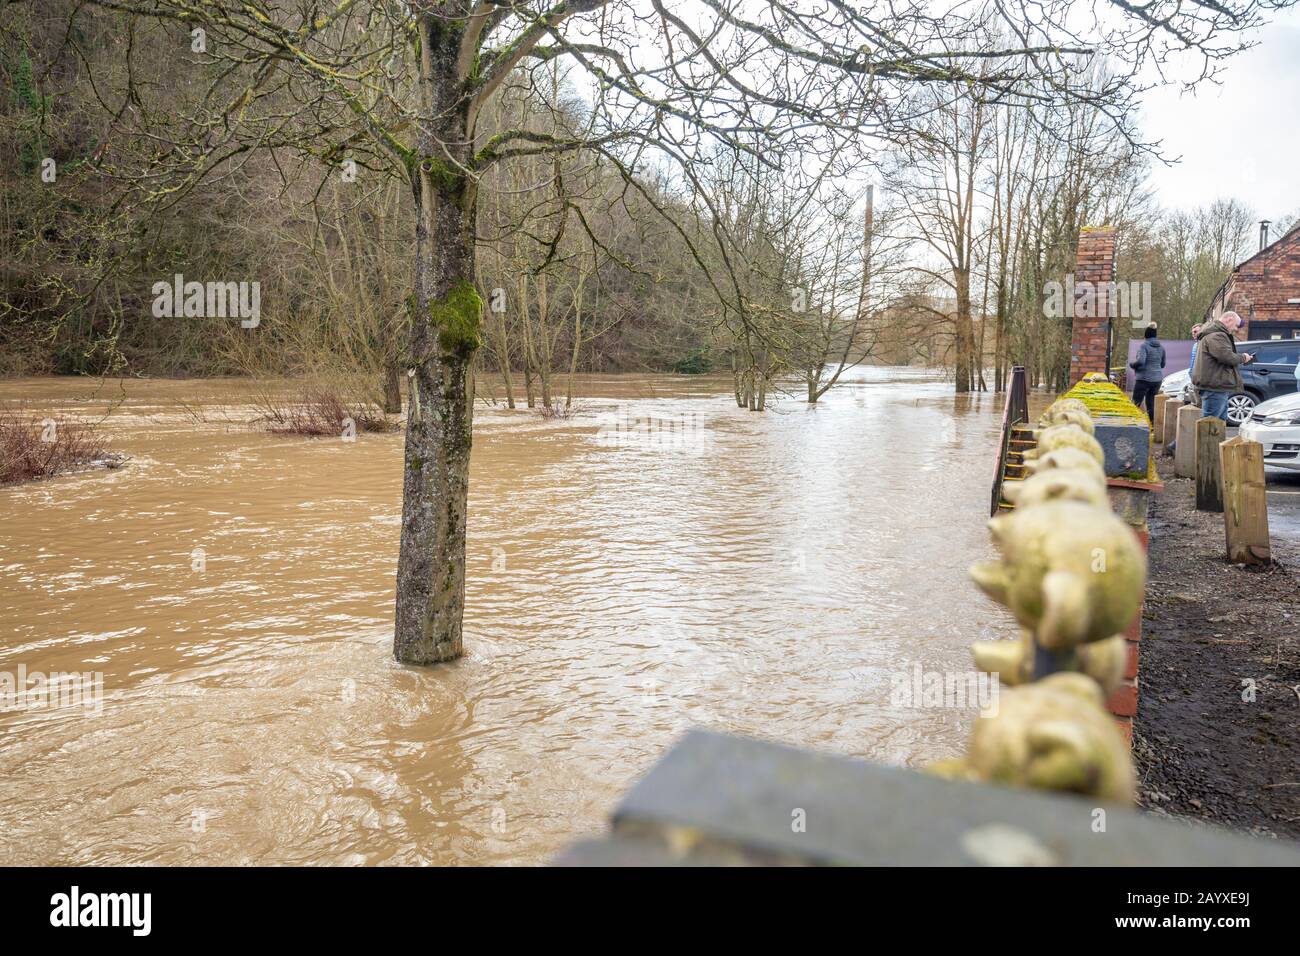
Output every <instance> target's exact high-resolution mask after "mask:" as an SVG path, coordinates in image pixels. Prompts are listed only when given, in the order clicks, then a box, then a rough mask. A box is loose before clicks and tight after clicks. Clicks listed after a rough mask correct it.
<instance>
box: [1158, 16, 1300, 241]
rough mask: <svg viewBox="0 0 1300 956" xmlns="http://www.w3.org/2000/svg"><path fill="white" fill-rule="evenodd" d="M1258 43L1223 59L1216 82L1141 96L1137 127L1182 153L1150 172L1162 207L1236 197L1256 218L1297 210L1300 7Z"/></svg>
mask: <svg viewBox="0 0 1300 956" xmlns="http://www.w3.org/2000/svg"><path fill="white" fill-rule="evenodd" d="M1258 41H1259V45H1258V46H1256V47H1255V48H1254V49H1253V50H1248V51H1246V52H1245V53H1241V54H1238V55H1237V56H1236V57H1234V58H1233V59H1231V60H1229V61H1228V66H1227V67H1226V69H1225V70H1224V74H1223V77H1222V79H1223V83H1222V85H1221V86H1217V87H1216V86H1213V85H1208V84H1207V85H1205V86H1204V87H1203V88H1202V89H1200V90H1199V91H1197V92H1196V93H1195V94H1194V95H1193V94H1186V95H1182V96H1180V95H1179V94H1178V92H1177V91H1176V90H1163V89H1162V90H1157V91H1153V92H1152V93H1149V94H1148V95H1147V100H1146V110H1145V114H1144V121H1143V126H1142V129H1143V132H1144V133H1145V134H1146V137H1147V138H1148V139H1153V140H1163V141H1164V152H1165V153H1166V154H1167V155H1170V156H1181V157H1182V161H1181V162H1180V163H1178V164H1177V165H1175V166H1172V167H1166V166H1162V165H1160V164H1155V165H1154V166H1153V168H1152V170H1151V173H1152V175H1151V181H1152V184H1153V185H1154V187H1155V190H1156V196H1157V198H1158V199H1159V201H1160V203H1161V205H1163V206H1166V207H1168V208H1183V209H1190V208H1194V207H1196V206H1200V205H1203V204H1205V203H1207V202H1210V201H1212V200H1213V199H1215V198H1217V197H1220V196H1223V197H1228V196H1235V197H1237V198H1239V199H1241V200H1243V201H1244V202H1246V203H1247V204H1248V205H1250V206H1251V207H1252V208H1254V210H1255V212H1256V213H1257V215H1258V216H1259V218H1263V219H1273V220H1277V219H1280V218H1282V217H1283V216H1286V215H1288V214H1295V213H1300V11H1298V10H1292V11H1288V12H1287V13H1285V14H1283V15H1282V16H1279V17H1277V19H1276V20H1275V22H1274V23H1273V25H1271V26H1269V27H1268V28H1266V29H1265V30H1263V31H1262V32H1261V33H1260V34H1259V36H1258Z"/></svg>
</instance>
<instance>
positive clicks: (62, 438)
mask: <svg viewBox="0 0 1300 956" xmlns="http://www.w3.org/2000/svg"><path fill="white" fill-rule="evenodd" d="M126 460H127V459H126V457H125V456H124V455H118V454H116V453H114V452H111V451H109V450H108V443H107V441H106V440H105V439H104V438H103V437H101V436H100V435H99V433H98V431H97V430H96V428H95V426H94V425H92V424H89V423H88V422H80V421H74V420H72V419H66V418H45V419H35V418H30V417H27V416H25V415H19V414H17V413H15V412H0V485H12V484H16V483H18V482H20V481H32V480H34V479H37V478H53V477H54V476H55V475H62V474H65V473H67V472H70V471H79V470H81V469H85V468H91V467H96V466H99V467H104V468H117V467H120V466H121V465H122V464H124V463H125V462H126Z"/></svg>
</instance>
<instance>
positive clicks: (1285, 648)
mask: <svg viewBox="0 0 1300 956" xmlns="http://www.w3.org/2000/svg"><path fill="white" fill-rule="evenodd" d="M1193 499H1194V487H1193V483H1192V482H1191V481H1190V480H1189V479H1185V478H1175V479H1170V480H1168V481H1167V482H1166V485H1165V491H1164V493H1163V494H1162V495H1157V496H1155V497H1154V500H1153V503H1152V506H1151V514H1150V516H1149V523H1150V527H1151V545H1150V577H1149V583H1148V587H1147V600H1146V606H1145V609H1144V613H1143V619H1142V642H1141V644H1140V645H1139V646H1140V648H1141V663H1140V675H1141V677H1140V680H1141V686H1142V691H1141V694H1140V695H1139V703H1138V714H1137V717H1136V719H1135V721H1134V744H1133V749H1134V756H1135V757H1136V759H1137V762H1138V774H1139V781H1140V785H1139V801H1140V802H1141V804H1142V805H1143V806H1144V807H1145V809H1147V810H1149V811H1152V812H1156V813H1161V814H1168V815H1170V816H1174V817H1182V818H1187V819H1191V820H1200V821H1204V822H1210V823H1215V824H1219V825H1222V826H1231V827H1235V828H1239V829H1244V830H1248V831H1251V832H1254V833H1259V834H1265V835H1276V836H1282V837H1290V838H1298V837H1300V769H1298V768H1300V691H1297V690H1296V689H1295V688H1296V687H1297V686H1298V685H1300V636H1298V635H1297V627H1300V548H1297V547H1296V546H1295V544H1294V543H1293V542H1292V541H1291V540H1290V539H1288V538H1281V539H1279V538H1277V537H1276V536H1275V539H1274V541H1273V557H1274V560H1275V562H1276V563H1275V564H1274V565H1273V566H1272V567H1270V568H1266V569H1245V568H1239V567H1234V566H1231V565H1229V564H1227V562H1226V561H1225V559H1224V538H1223V516H1222V515H1220V514H1206V513H1201V512H1198V511H1196V510H1195V507H1194V500H1193ZM1252 698H1253V699H1252Z"/></svg>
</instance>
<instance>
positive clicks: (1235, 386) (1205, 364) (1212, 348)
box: [1192, 319, 1246, 392]
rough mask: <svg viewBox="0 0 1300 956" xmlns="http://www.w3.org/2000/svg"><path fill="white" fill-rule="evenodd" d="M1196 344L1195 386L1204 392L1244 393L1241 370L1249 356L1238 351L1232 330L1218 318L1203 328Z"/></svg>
mask: <svg viewBox="0 0 1300 956" xmlns="http://www.w3.org/2000/svg"><path fill="white" fill-rule="evenodd" d="M1196 342H1197V348H1196V364H1195V365H1194V366H1193V367H1192V384H1193V385H1195V386H1196V388H1197V389H1198V390H1199V391H1202V392H1240V391H1241V369H1240V368H1238V366H1239V365H1241V363H1242V361H1243V360H1244V359H1245V358H1246V356H1245V355H1242V354H1241V353H1239V352H1238V351H1237V342H1236V340H1235V339H1233V337H1232V333H1231V332H1229V331H1228V327H1227V326H1226V325H1224V324H1223V323H1222V322H1220V321H1219V320H1218V319H1215V320H1214V321H1213V322H1209V323H1207V324H1206V325H1204V326H1202V328H1201V334H1200V335H1198V336H1196Z"/></svg>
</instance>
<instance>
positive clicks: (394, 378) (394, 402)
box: [384, 358, 402, 415]
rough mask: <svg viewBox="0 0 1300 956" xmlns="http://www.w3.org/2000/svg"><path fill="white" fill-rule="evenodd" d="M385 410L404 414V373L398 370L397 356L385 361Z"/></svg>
mask: <svg viewBox="0 0 1300 956" xmlns="http://www.w3.org/2000/svg"><path fill="white" fill-rule="evenodd" d="M384 412H385V414H388V415H400V414H402V374H401V372H400V371H398V368H397V359H396V358H390V359H388V360H387V361H386V362H385V363H384Z"/></svg>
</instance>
